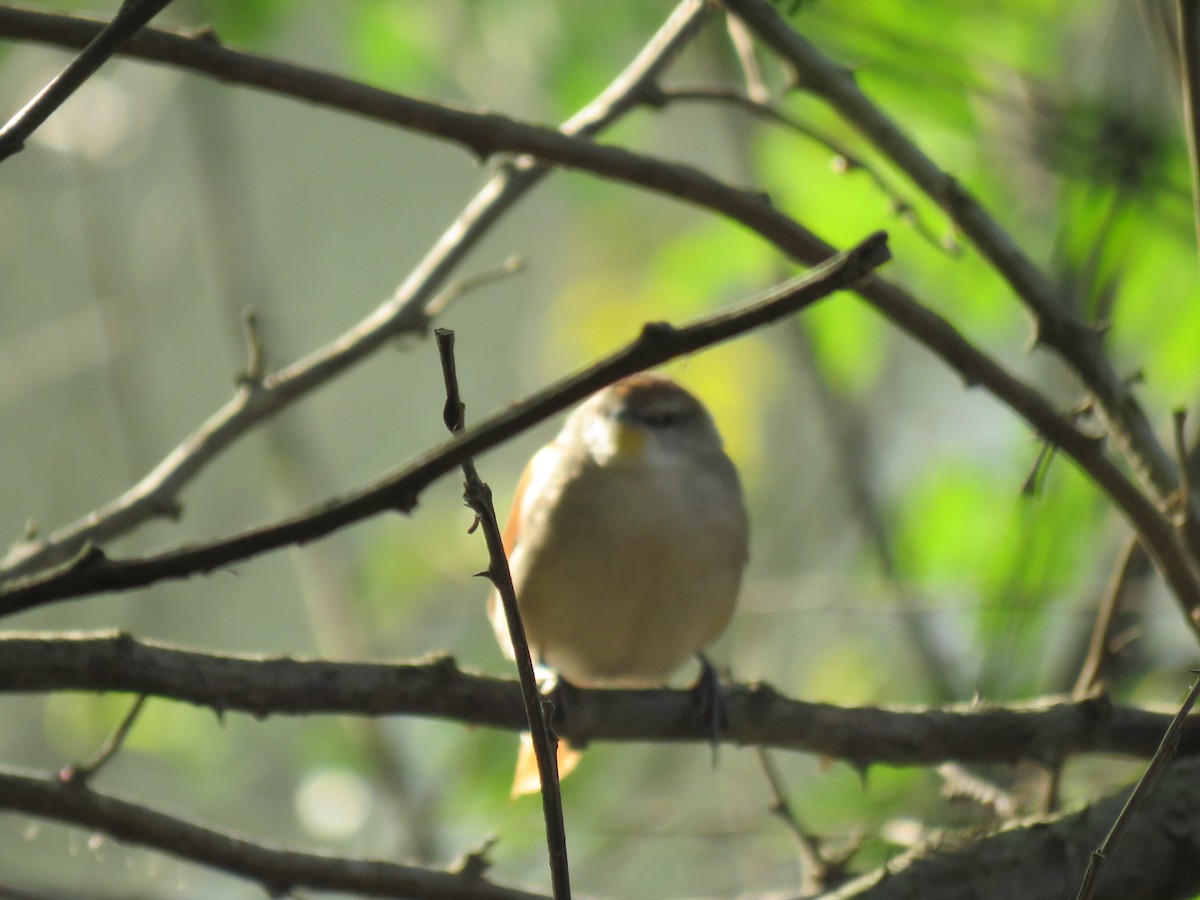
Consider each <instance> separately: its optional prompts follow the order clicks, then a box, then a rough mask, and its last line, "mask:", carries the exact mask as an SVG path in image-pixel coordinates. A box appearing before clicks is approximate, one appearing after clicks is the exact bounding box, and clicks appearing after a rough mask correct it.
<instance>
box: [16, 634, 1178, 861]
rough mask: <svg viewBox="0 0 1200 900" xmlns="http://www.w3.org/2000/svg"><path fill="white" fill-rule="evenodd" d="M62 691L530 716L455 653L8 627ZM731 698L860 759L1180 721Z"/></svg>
mask: <svg viewBox="0 0 1200 900" xmlns="http://www.w3.org/2000/svg"><path fill="white" fill-rule="evenodd" d="M48 691H82V692H86V693H109V692H117V693H130V694H147V695H150V696H154V697H163V698H166V699H172V700H178V701H181V702H184V703H191V704H194V705H197V706H203V707H208V708H211V709H213V710H216V711H220V712H243V713H246V714H248V715H251V716H254V717H256V718H262V717H264V716H268V715H286V716H299V715H333V714H339V715H364V716H385V715H411V716H422V717H428V718H438V719H446V720H451V721H456V722H460V723H462V724H464V725H472V726H483V727H488V728H500V729H504V730H506V731H514V732H516V731H521V730H524V729H525V728H527V727H528V721H527V719H526V716H525V710H524V707H523V705H522V702H521V692H520V687H519V686H518V685H517V684H516V682H514V681H508V680H503V679H497V678H490V677H486V676H482V675H475V674H470V673H466V672H463V671H461V670H459V669H458V668H457V666H456V665H455V664H454V662H453V660H451V659H449V658H438V659H428V660H423V661H418V662H414V663H386V664H385V663H360V662H332V661H330V660H327V659H295V658H291V657H262V656H241V655H232V654H214V653H203V652H199V651H194V650H184V649H180V648H177V647H171V646H168V645H164V644H158V643H153V642H149V641H139V640H135V639H134V638H132V637H130V636H128V635H126V634H121V633H115V632H101V633H93V634H74V635H66V636H30V635H20V634H13V635H8V636H4V637H0V693H6V694H30V693H44V692H48ZM725 701H726V706H727V709H728V713H729V723H728V727H727V728H726V729H725V730H724V731H723V732H722V734H721V740H723V741H725V742H726V743H729V744H736V745H743V746H756V745H761V746H765V747H776V748H779V749H784V750H794V751H799V752H804V753H815V754H819V755H822V756H828V757H831V758H835V759H842V760H846V761H847V762H850V763H853V764H855V765H858V766H867V765H871V764H877V763H878V764H887V765H930V764H936V763H941V762H946V761H958V762H963V763H975V764H978V763H1011V762H1016V761H1018V760H1026V759H1027V760H1034V761H1045V760H1047V759H1053V758H1058V757H1057V755H1058V754H1061V755H1062V757H1063V758H1066V757H1068V756H1072V755H1077V754H1082V753H1103V754H1120V755H1124V756H1140V757H1145V758H1148V757H1149V756H1150V755H1151V754H1152V753H1153V752H1154V750H1155V748H1156V747H1157V746H1158V744H1159V741H1160V740H1161V738H1162V735H1163V732H1164V731H1165V730H1166V728H1167V726H1168V724H1169V723H1170V721H1171V713H1170V712H1168V711H1164V712H1159V711H1154V710H1150V709H1141V708H1137V707H1132V706H1123V705H1118V704H1113V703H1111V702H1109V701H1108V700H1107V699H1105V698H1100V697H1091V698H1088V699H1085V700H1070V699H1068V698H1054V697H1047V698H1042V699H1039V700H1037V701H1032V702H1027V703H1014V704H997V705H984V704H953V705H948V706H937V707H926V708H906V707H890V708H888V707H865V706H864V707H849V708H843V707H838V706H833V705H830V704H825V703H808V702H805V701H802V700H793V699H790V698H788V697H785V696H782V695H781V694H779V693H777V692H776V691H775V690H773V689H772V688H770V687H769V686H767V685H763V684H753V685H737V684H734V685H729V686H728V687H727V688H726V689H725ZM572 702H573V704H576V703H577V705H573V707H572V711H573V712H577V714H576V715H574V716H573V717H572V718H571V720H570V721H554V722H552V725H553V727H554V728H555V731H556V733H558V734H559V735H560V736H561V737H563V738H566V739H568V740H570V741H571V742H572V743H577V744H586V743H588V742H589V741H622V742H624V741H658V742H688V743H708V742H710V741H711V739H712V734H711V730H710V729H709V728H708V727H707V724H706V723H705V722H703V721H702V720H701V719H700V718H699V717H697V716H696V701H695V696H694V694H692V693H690V692H689V691H686V690H667V689H662V690H638V691H634V690H615V689H614V690H608V689H606V690H582V689H581V690H580V691H579V693H578V698H577V700H576V698H575V697H574V696H573V697H572ZM1180 747H1181V752H1183V753H1187V754H1193V753H1198V752H1200V716H1192V717H1190V718H1189V719H1188V720H1187V722H1186V723H1185V726H1184V729H1183V732H1182V742H1181V745H1180ZM1093 846H1094V845H1093Z"/></svg>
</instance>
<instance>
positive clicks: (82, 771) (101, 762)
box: [58, 694, 148, 787]
mask: <svg viewBox="0 0 1200 900" xmlns="http://www.w3.org/2000/svg"><path fill="white" fill-rule="evenodd" d="M147 699H148V698H147V696H146V695H145V694H140V695H138V698H137V699H136V700H134V701H133V705H132V706H130V707H129V710H128V712H126V713H125V715H124V716H123V717H122V719H121V721H120V723H118V725H117V727H116V728H115V729H114V730H113V733H112V734H110V735H109V736H108V738H107V739H106V740H105V741H104V743H103V744H101V745H100V747H99V749H98V750H97V751H96V752H95V754H93V756H92V758H91V759H89V760H88V761H87V762H86V763H83V764H76V765H71V766H67V767H66V768H65V769H63V770H62V772H60V773H59V776H58V777H59V779H60V780H61V781H62V782H64V783H65V784H69V785H73V786H75V787H83V786H85V785H86V784H87V783H88V782H89V781H90V780H91V779H92V776H94V775H95V774H96V773H97V772H99V771H100V770H101V769H102V768H104V766H105V765H107V763H108V761H109V760H111V759H112V758H113V757H114V756H116V755H117V751H118V750H120V749H121V745H122V744H124V743H125V738H126V737H128V736H129V731H130V729H132V728H133V723H134V722H136V721H137V718H138V716H139V715H141V712H142V708H143V707H144V706H145V705H146V700H147Z"/></svg>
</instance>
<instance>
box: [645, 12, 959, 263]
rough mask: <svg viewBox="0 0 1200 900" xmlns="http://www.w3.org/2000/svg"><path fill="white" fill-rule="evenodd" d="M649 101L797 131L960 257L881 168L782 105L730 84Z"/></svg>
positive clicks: (664, 92)
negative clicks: (725, 109)
mask: <svg viewBox="0 0 1200 900" xmlns="http://www.w3.org/2000/svg"><path fill="white" fill-rule="evenodd" d="M736 21H737V19H733V18H731V19H730V22H731V23H732V22H736ZM646 102H647V103H651V104H653V105H655V106H664V107H665V106H668V105H669V104H672V103H686V102H703V103H721V104H726V105H730V106H734V107H736V108H738V109H741V110H743V111H744V112H746V113H748V114H749V115H752V116H755V117H757V118H760V119H763V120H764V121H767V122H772V123H774V124H776V125H781V126H783V127H784V128H787V129H788V130H789V131H793V132H795V133H796V134H798V135H800V136H802V137H805V138H807V139H808V140H810V141H812V142H813V143H815V144H819V145H820V146H822V147H824V148H825V149H826V150H828V151H829V152H830V153H831V154H833V157H834V162H835V165H836V167H837V171H838V172H862V173H863V174H865V175H866V176H867V177H868V178H869V179H870V180H871V181H872V183H874V185H875V187H876V188H877V189H878V190H879V192H880V193H881V194H883V196H884V197H885V198H886V199H887V201H888V202H889V203H890V204H891V208H892V214H893V215H895V216H898V217H899V218H900V219H902V220H903V221H904V222H905V223H907V224H908V225H911V226H912V228H913V230H914V231H916V232H917V234H919V235H920V236H921V237H922V238H924V239H925V240H926V241H927V242H928V243H929V244H930V245H932V246H934V247H936V248H938V249H939V250H942V251H944V252H946V253H949V254H950V255H952V256H957V255H958V254H959V252H960V248H959V246H958V244H957V243H956V242H955V241H954V240H953V238H949V237H939V236H938V235H937V234H935V233H934V231H933V229H932V228H930V227H929V226H928V225H927V224H926V223H925V221H924V220H923V219H922V218H921V217H920V216H919V215H917V211H916V210H915V209H914V208H913V205H912V203H910V202H909V201H908V199H906V198H905V196H904V195H903V194H901V193H900V191H898V190H897V189H896V188H895V187H893V186H892V184H891V182H889V181H888V180H887V179H886V178H884V177H883V174H882V173H881V172H880V171H879V169H878V168H876V167H875V166H873V165H871V164H870V163H869V162H867V161H866V160H864V159H863V158H862V157H860V156H858V155H856V154H855V153H853V152H851V150H850V149H849V148H848V147H846V146H845V145H844V144H843V143H841V142H840V141H838V140H837V139H836V138H834V137H833V136H832V135H830V134H828V133H827V132H825V131H823V130H821V129H820V128H817V127H815V126H813V125H810V124H808V123H807V122H804V121H802V120H800V119H798V118H796V117H795V116H793V115H789V114H788V113H786V112H784V111H783V109H781V108H780V106H779V105H778V104H775V103H771V102H769V101H766V100H758V99H756V98H755V95H754V94H753V93H752V92H751V91H750V89H747V90H741V89H739V88H735V87H732V86H730V85H720V84H718V85H705V86H674V87H655V86H651V87H650V88H648V89H647V92H646Z"/></svg>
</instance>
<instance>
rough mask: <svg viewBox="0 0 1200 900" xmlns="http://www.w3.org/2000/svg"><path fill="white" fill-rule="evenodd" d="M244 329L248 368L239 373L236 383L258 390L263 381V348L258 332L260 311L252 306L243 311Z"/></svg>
mask: <svg viewBox="0 0 1200 900" xmlns="http://www.w3.org/2000/svg"><path fill="white" fill-rule="evenodd" d="M242 330H243V332H244V333H245V336H246V368H245V370H244V371H242V372H240V373H239V374H238V376H237V378H235V379H234V383H235V384H237V386H238V387H242V388H247V389H249V390H250V391H257V390H258V389H259V388H261V387H262V382H263V348H262V337H261V335H260V334H259V332H258V313H257V312H255V311H254V309H253V308H251V307H247V308H246V309H245V310H244V311H243V312H242Z"/></svg>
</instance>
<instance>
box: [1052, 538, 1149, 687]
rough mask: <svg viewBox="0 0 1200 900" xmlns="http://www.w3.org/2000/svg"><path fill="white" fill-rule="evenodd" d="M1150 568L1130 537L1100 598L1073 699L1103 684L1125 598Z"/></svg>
mask: <svg viewBox="0 0 1200 900" xmlns="http://www.w3.org/2000/svg"><path fill="white" fill-rule="evenodd" d="M1148 568H1149V560H1148V559H1147V558H1146V552H1145V551H1144V550H1143V549H1142V546H1141V544H1139V543H1138V540H1137V538H1136V537H1135V536H1133V535H1130V536H1129V537H1127V538H1126V539H1125V543H1124V544H1122V546H1121V549H1120V551H1119V552H1118V553H1117V560H1116V563H1115V564H1114V565H1113V569H1112V574H1111V575H1110V576H1109V579H1108V584H1107V585H1106V586H1105V588H1104V596H1102V597H1101V598H1100V605H1099V607H1098V608H1097V609H1096V621H1095V624H1094V625H1093V626H1092V637H1091V641H1090V642H1089V644H1088V651H1087V656H1086V658H1085V659H1084V661H1083V665H1082V666H1081V667H1080V670H1079V677H1078V678H1077V679H1076V680H1075V687H1074V689H1073V690H1072V691H1071V696H1073V697H1077V698H1079V699H1083V698H1084V697H1086V696H1087V695H1088V694H1090V693H1092V692H1093V691H1095V690H1096V688H1097V687H1099V685H1100V683H1101V682H1102V681H1103V679H1104V673H1105V671H1106V670H1107V669H1108V667H1109V666H1110V665H1111V663H1112V660H1113V656H1114V652H1113V629H1114V628H1115V626H1116V622H1117V615H1118V613H1120V611H1121V609H1122V607H1123V606H1124V600H1125V595H1126V593H1127V592H1128V590H1129V588H1130V585H1131V584H1132V583H1133V581H1134V580H1135V579H1136V578H1138V577H1139V576H1141V575H1145V574H1146V570H1147V569H1148Z"/></svg>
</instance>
